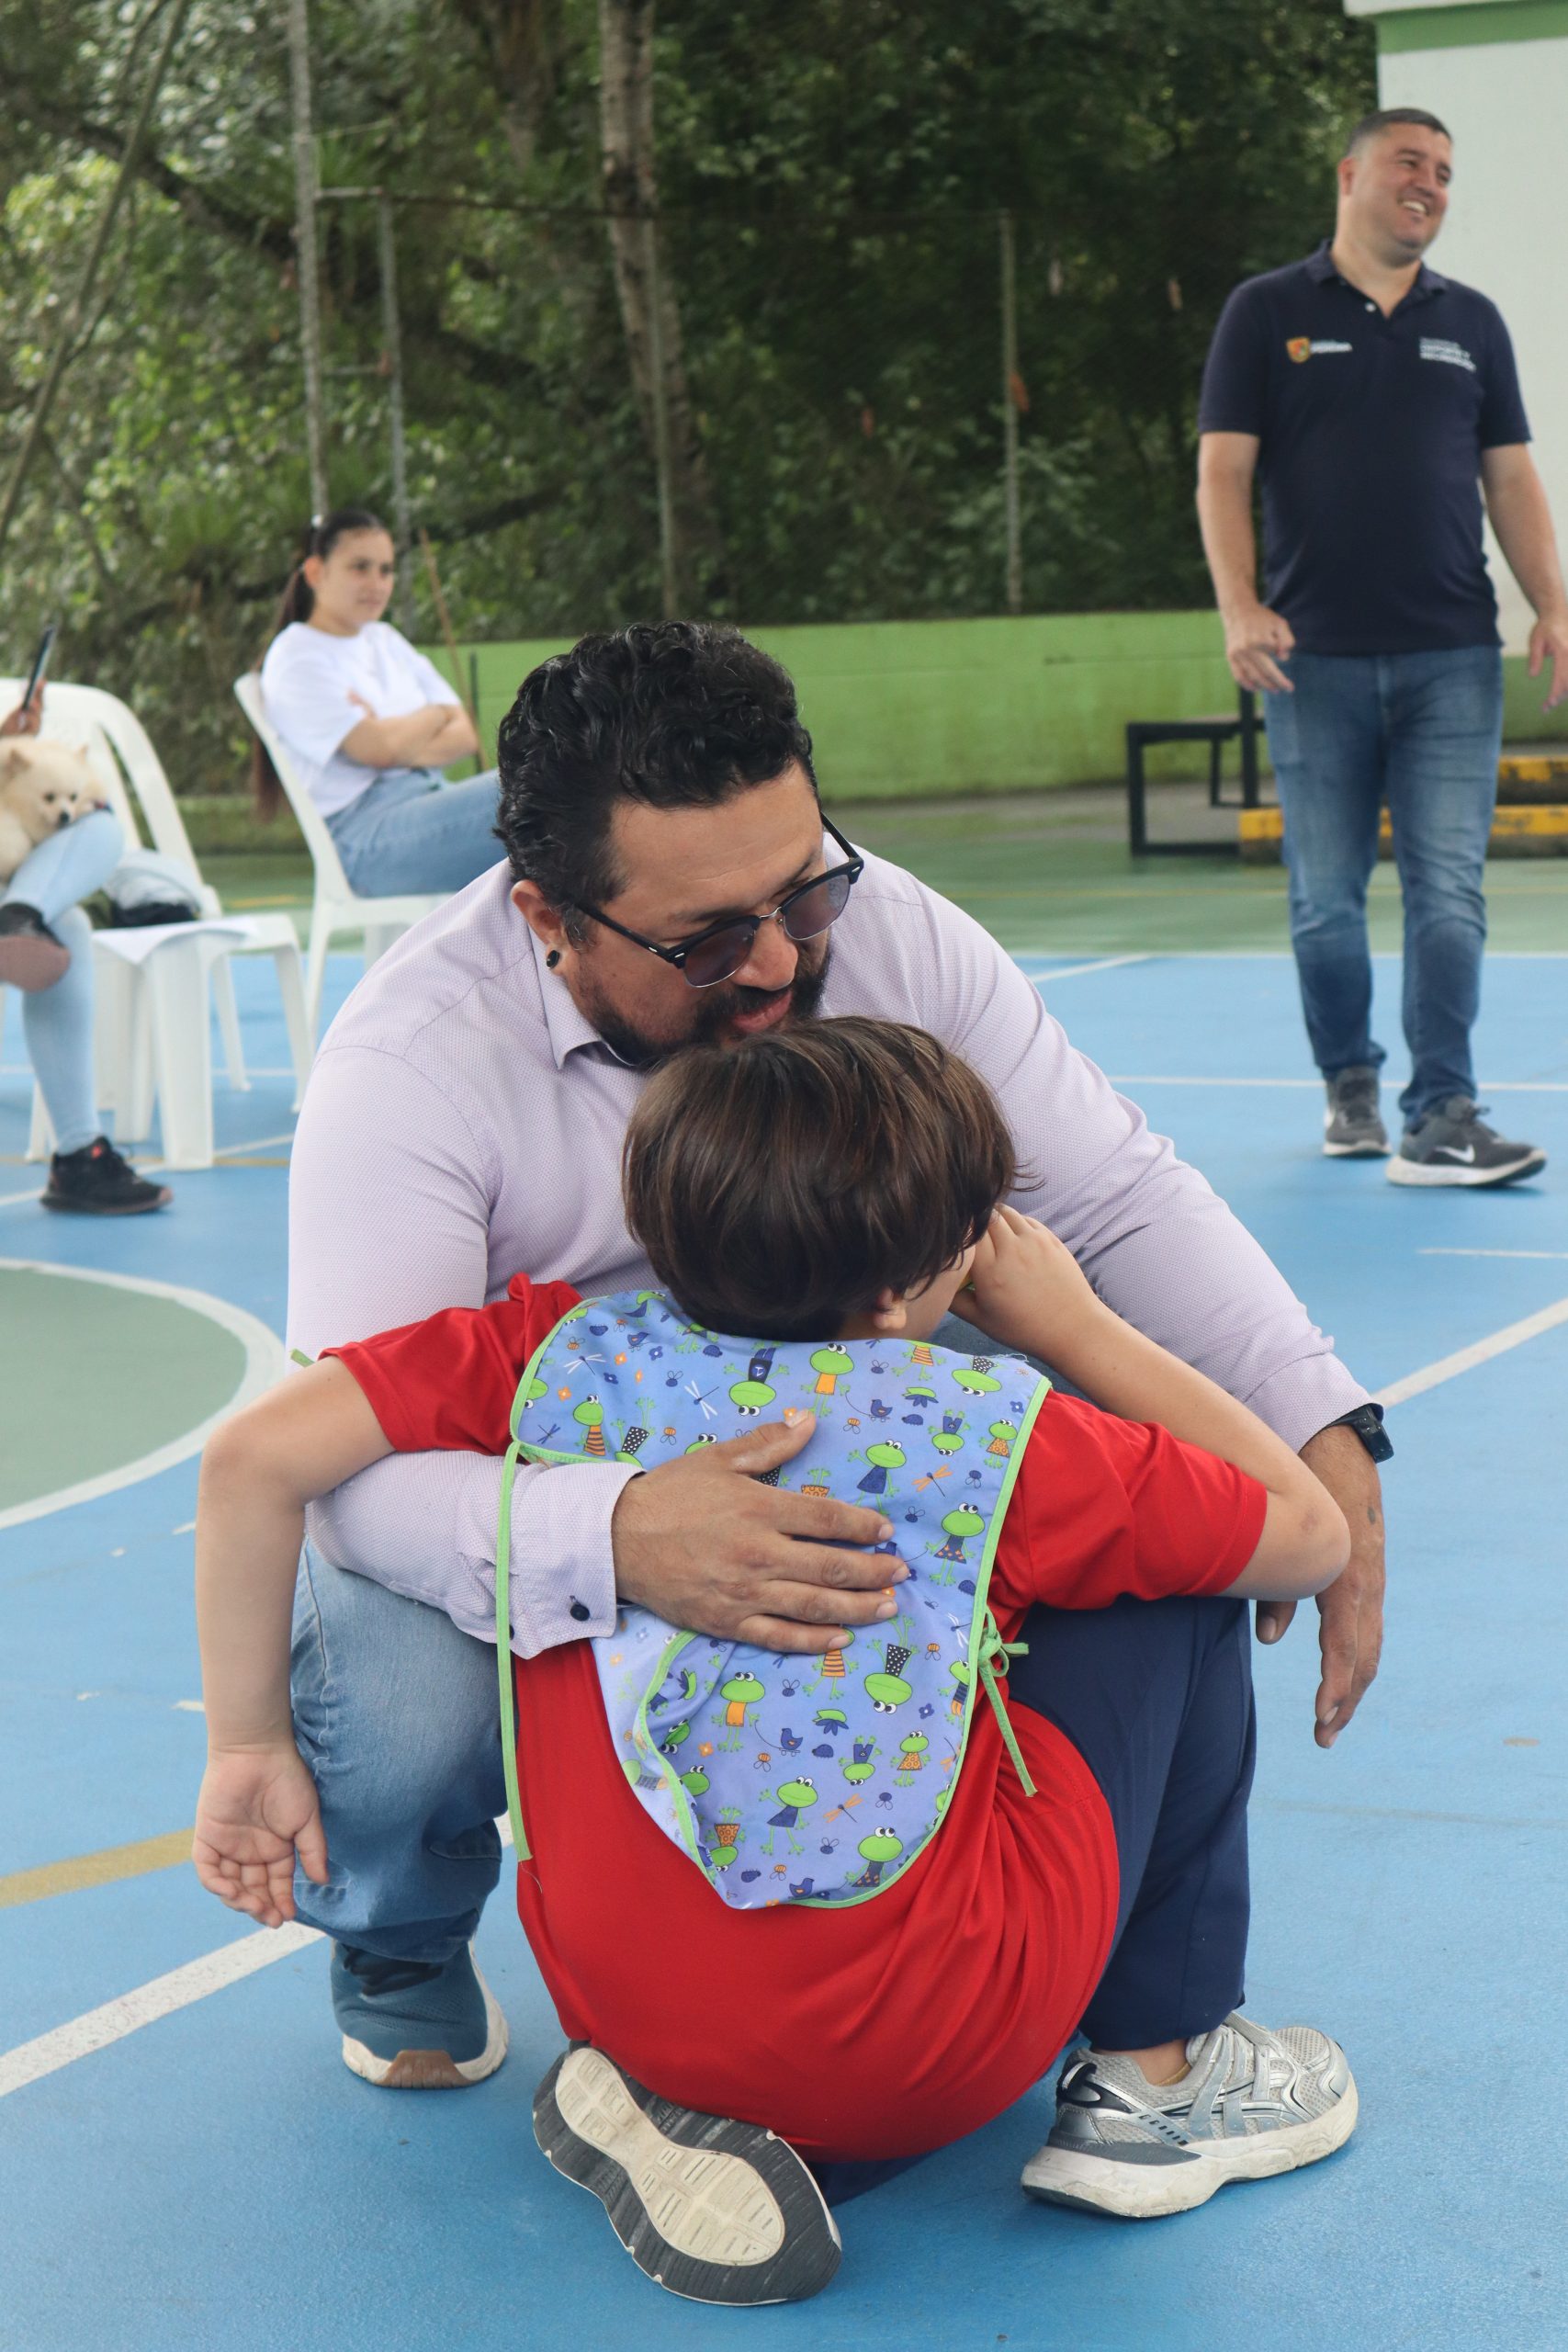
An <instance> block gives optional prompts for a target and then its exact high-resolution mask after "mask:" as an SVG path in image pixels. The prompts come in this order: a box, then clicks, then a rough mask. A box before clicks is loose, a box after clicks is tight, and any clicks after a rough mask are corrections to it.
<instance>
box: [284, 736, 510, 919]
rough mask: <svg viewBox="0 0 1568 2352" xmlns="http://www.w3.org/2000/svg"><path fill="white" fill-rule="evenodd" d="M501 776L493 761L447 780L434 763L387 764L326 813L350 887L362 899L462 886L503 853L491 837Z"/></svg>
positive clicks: (487, 869)
mask: <svg viewBox="0 0 1568 2352" xmlns="http://www.w3.org/2000/svg"><path fill="white" fill-rule="evenodd" d="M500 786H501V778H500V775H499V774H498V772H497V770H496V769H494V768H491V769H490V770H489V772H488V773H487V774H486V775H476V776H470V777H469V779H468V782H467V783H466V784H447V783H446V781H445V779H444V778H443V776H442V775H441V773H440V771H439V769H435V768H385V769H383V770H382V772H381V774H380V775H378V777H377V779H376V781H375V783H374V784H373V785H371V786H369V788H368V790H367V791H365V792H362V793H361V794H360V796H359V797H358V799H357V800H351V801H350V802H349V804H348V807H347V808H346V809H339V810H338V811H337V814H336V815H335V816H333V817H329V818H328V819H327V831H329V832H330V833H331V835H332V837H333V841H334V842H336V843H337V854H338V855H339V856H340V857H341V858H342V860H343V870H344V873H345V874H346V875H347V876H348V879H349V883H350V885H351V887H352V888H354V889H355V890H359V891H362V892H363V893H364V894H365V896H366V897H367V898H376V899H395V898H400V897H401V896H403V894H404V893H405V892H412V891H416V890H465V889H467V888H468V884H469V883H470V882H475V881H477V880H478V879H479V876H480V875H481V874H484V873H487V872H488V871H489V869H490V867H491V866H492V865H496V864H497V863H498V861H499V860H500V859H501V858H502V855H503V854H504V852H503V851H502V846H501V843H500V842H499V841H497V839H496V836H495V804H496V795H497V793H498V791H499V790H500Z"/></svg>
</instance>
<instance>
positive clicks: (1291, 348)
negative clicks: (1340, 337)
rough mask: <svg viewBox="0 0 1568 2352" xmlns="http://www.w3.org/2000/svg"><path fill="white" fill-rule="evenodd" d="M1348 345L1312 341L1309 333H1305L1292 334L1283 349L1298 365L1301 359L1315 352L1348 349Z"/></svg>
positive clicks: (1307, 357) (1310, 356)
mask: <svg viewBox="0 0 1568 2352" xmlns="http://www.w3.org/2000/svg"><path fill="white" fill-rule="evenodd" d="M1349 348H1350V345H1348V343H1314V341H1313V339H1312V337H1311V336H1310V335H1305V334H1293V335H1292V336H1291V338H1290V340H1289V342H1288V343H1287V344H1286V345H1285V349H1286V350H1287V351H1288V352H1289V353H1290V355H1291V357H1292V359H1293V360H1294V361H1295V362H1296V364H1297V366H1298V367H1299V366H1300V365H1301V363H1302V362H1303V360H1304V359H1310V358H1312V356H1314V353H1316V352H1320V351H1348V350H1349Z"/></svg>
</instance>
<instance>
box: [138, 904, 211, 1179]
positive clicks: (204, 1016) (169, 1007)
mask: <svg viewBox="0 0 1568 2352" xmlns="http://www.w3.org/2000/svg"><path fill="white" fill-rule="evenodd" d="M201 948H202V943H201V942H200V940H198V939H192V940H177V941H175V940H172V941H170V942H169V943H168V944H166V945H164V946H162V947H160V948H158V949H157V950H156V952H155V953H154V954H153V955H152V956H149V957H148V959H147V961H146V963H145V964H144V965H143V966H142V967H141V978H142V985H143V987H144V988H145V989H146V993H147V1003H148V1011H149V1013H150V1016H151V1020H152V1068H153V1073H154V1076H155V1079H156V1082H157V1088H158V1114H159V1121H160V1125H161V1128H162V1137H163V1151H162V1155H161V1156H162V1159H163V1160H164V1165H165V1167H169V1168H210V1167H211V1165H212V1034H211V1027H210V1024H209V1018H208V1010H207V970H206V958H205V956H203V954H202V952H201Z"/></svg>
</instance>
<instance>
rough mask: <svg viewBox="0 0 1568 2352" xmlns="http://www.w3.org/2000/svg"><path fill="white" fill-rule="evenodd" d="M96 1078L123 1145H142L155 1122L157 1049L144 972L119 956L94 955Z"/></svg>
mask: <svg viewBox="0 0 1568 2352" xmlns="http://www.w3.org/2000/svg"><path fill="white" fill-rule="evenodd" d="M93 986H94V989H95V992H96V1002H95V1005H94V1008H93V1082H94V1086H95V1088H96V1092H97V1097H98V1109H99V1110H100V1111H101V1112H102V1111H112V1112H113V1113H114V1121H115V1130H114V1131H115V1137H116V1140H117V1141H118V1142H119V1143H140V1142H141V1140H142V1139H143V1137H145V1136H147V1135H149V1134H150V1133H151V1131H152V1047H151V1043H150V1040H149V1037H148V1031H147V1002H146V992H145V990H144V989H143V988H142V986H141V973H140V972H139V971H137V970H136V969H135V968H134V967H132V966H131V965H129V964H125V963H122V962H121V961H120V959H119V957H118V956H113V955H108V954H99V955H96V956H95V957H94V959H93Z"/></svg>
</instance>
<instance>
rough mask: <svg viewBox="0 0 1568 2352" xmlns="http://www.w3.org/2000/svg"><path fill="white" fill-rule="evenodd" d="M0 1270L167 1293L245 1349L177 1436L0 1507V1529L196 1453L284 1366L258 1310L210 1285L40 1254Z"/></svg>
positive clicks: (135, 1481)
mask: <svg viewBox="0 0 1568 2352" xmlns="http://www.w3.org/2000/svg"><path fill="white" fill-rule="evenodd" d="M0 1273H29V1274H54V1275H57V1276H58V1277H59V1279H60V1280H61V1281H62V1282H78V1283H105V1284H107V1287H108V1288H109V1289H110V1290H132V1291H141V1292H143V1293H145V1294H146V1295H148V1296H149V1297H152V1298H170V1299H173V1300H174V1301H175V1304H176V1305H177V1306H184V1307H186V1308H188V1309H189V1310H190V1312H191V1313H192V1314H194V1315H201V1316H205V1317H206V1318H207V1320H208V1321H209V1323H216V1324H218V1325H219V1326H220V1329H223V1330H225V1331H228V1332H231V1334H232V1336H233V1337H234V1338H235V1339H236V1340H239V1342H240V1345H241V1346H242V1348H243V1350H244V1351H245V1362H244V1368H243V1371H242V1373H241V1374H240V1379H239V1383H238V1385H237V1386H236V1387H235V1388H234V1390H233V1392H232V1394H231V1396H230V1397H228V1399H227V1400H226V1401H225V1402H224V1403H223V1404H222V1405H220V1406H219V1408H217V1410H216V1411H215V1412H211V1413H209V1414H208V1415H207V1416H206V1418H205V1419H203V1420H201V1421H200V1422H198V1423H197V1426H196V1427H195V1428H194V1429H190V1430H186V1433H185V1435H184V1436H183V1437H177V1438H171V1439H170V1440H169V1442H168V1443H167V1444H165V1445H161V1446H157V1447H155V1448H154V1449H153V1451H152V1453H142V1454H138V1455H137V1456H136V1457H135V1458H134V1460H132V1461H130V1462H125V1463H121V1464H119V1466H118V1468H117V1469H114V1470H101V1471H99V1472H97V1473H96V1476H93V1477H91V1478H80V1479H78V1480H76V1481H75V1483H74V1484H73V1485H72V1486H69V1487H55V1488H54V1489H53V1491H52V1492H51V1493H50V1494H47V1495H38V1496H35V1497H34V1498H33V1499H32V1501H30V1502H26V1503H14V1504H13V1505H12V1506H11V1508H10V1509H9V1510H0V1532H4V1531H5V1530H6V1528H10V1527H25V1526H26V1525H27V1524H28V1521H30V1520H35V1519H45V1518H48V1517H49V1516H50V1515H51V1513H52V1512H54V1511H60V1510H70V1509H71V1508H72V1506H73V1504H76V1503H89V1502H96V1501H97V1500H99V1498H101V1497H102V1496H104V1495H112V1494H116V1493H118V1490H119V1488H120V1487H134V1486H137V1485H139V1484H140V1483H141V1480H142V1479H143V1478H152V1477H156V1476H157V1475H158V1473H159V1471H160V1470H171V1469H173V1468H174V1466H175V1464H176V1463H178V1462H188V1461H189V1459H190V1457H191V1455H192V1454H193V1453H200V1451H201V1449H202V1447H203V1446H204V1445H205V1444H206V1442H207V1441H208V1439H209V1436H210V1435H211V1433H212V1431H213V1430H215V1429H216V1428H217V1426H218V1424H219V1422H220V1420H222V1419H225V1418H226V1416H227V1415H228V1414H230V1413H235V1412H238V1411H239V1409H240V1408H241V1406H242V1405H248V1404H250V1403H251V1401H252V1400H253V1398H254V1397H261V1396H265V1393H266V1391H267V1390H268V1389H269V1388H272V1387H275V1386H276V1384H277V1382H278V1381H279V1380H281V1379H282V1377H283V1374H284V1373H285V1372H286V1371H287V1370H288V1358H287V1356H286V1355H285V1354H284V1351H283V1342H282V1340H280V1339H279V1338H278V1336H277V1334H276V1331H274V1330H273V1329H271V1327H270V1326H269V1325H268V1324H265V1323H264V1322H263V1321H262V1320H261V1318H260V1317H259V1316H255V1315H252V1314H251V1313H250V1312H249V1311H248V1309H246V1308H245V1307H243V1306H233V1305H232V1304H231V1302H230V1301H229V1300H228V1299H226V1298H218V1297H216V1296H215V1295H214V1294H213V1293H212V1292H211V1291H205V1290H193V1289H191V1288H190V1287H189V1286H188V1285H187V1284H186V1283H160V1282H153V1281H152V1280H150V1279H149V1278H148V1277H147V1276H145V1275H142V1274H111V1273H105V1272H102V1271H101V1270H100V1269H98V1268H97V1267H95V1266H59V1265H53V1264H51V1262H50V1261H49V1260H48V1259H46V1258H0Z"/></svg>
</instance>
